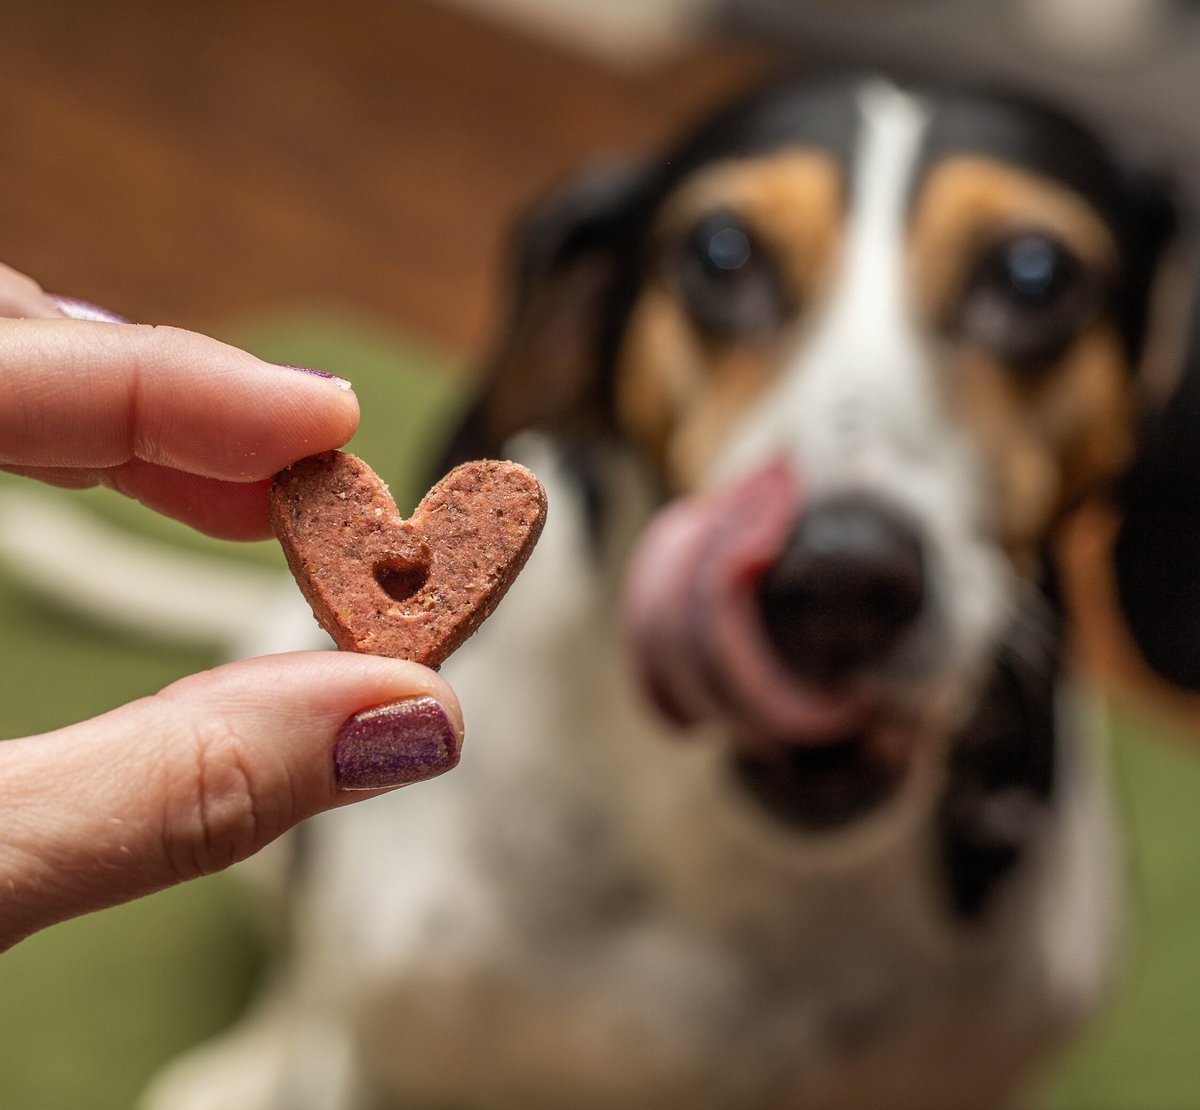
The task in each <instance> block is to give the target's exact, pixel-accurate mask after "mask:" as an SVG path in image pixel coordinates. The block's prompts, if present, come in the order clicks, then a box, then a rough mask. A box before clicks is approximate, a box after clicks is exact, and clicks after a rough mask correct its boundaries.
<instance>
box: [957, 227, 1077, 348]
mask: <svg viewBox="0 0 1200 1110" xmlns="http://www.w3.org/2000/svg"><path fill="white" fill-rule="evenodd" d="M1098 306H1099V291H1098V289H1097V288H1096V283H1095V281H1094V280H1092V278H1091V277H1090V276H1089V274H1088V271H1087V270H1086V268H1085V267H1084V265H1083V263H1082V262H1081V261H1080V260H1079V259H1078V258H1077V257H1076V256H1075V255H1074V254H1072V253H1071V252H1070V251H1069V250H1068V249H1067V248H1066V247H1065V246H1063V245H1062V244H1061V243H1059V242H1058V241H1057V240H1055V239H1053V238H1051V237H1050V236H1048V235H1043V234H1028V235H1022V236H1020V237H1019V238H1016V239H1012V240H1010V241H1009V242H1007V243H1004V244H1002V245H1000V246H999V247H997V248H995V249H993V250H992V251H991V252H989V253H988V254H987V255H985V256H984V258H983V259H982V260H981V262H980V264H979V265H978V267H977V268H976V270H975V272H974V274H973V276H972V278H971V280H970V282H969V283H968V285H967V289H966V295H965V297H964V298H963V301H962V306H961V310H960V313H959V318H958V321H957V328H958V330H959V332H960V333H961V335H962V336H963V337H964V338H966V339H968V340H970V341H972V342H974V343H978V344H979V345H980V346H982V347H984V348H986V349H987V350H989V351H991V352H992V354H994V355H996V356H997V357H998V358H1000V359H1003V360H1004V361H1005V362H1007V363H1009V364H1011V365H1012V366H1013V367H1015V368H1017V369H1018V370H1030V369H1036V368H1038V367H1041V366H1045V365H1047V364H1048V363H1050V362H1053V361H1054V360H1055V359H1056V358H1057V357H1058V356H1059V355H1061V354H1062V353H1063V352H1064V351H1065V350H1066V349H1067V347H1068V346H1069V345H1070V343H1071V341H1072V340H1073V339H1074V338H1075V337H1076V336H1077V335H1078V334H1079V332H1080V331H1081V330H1082V329H1083V327H1084V326H1085V325H1086V324H1087V323H1088V322H1090V320H1091V319H1092V318H1093V316H1094V314H1095V312H1096V309H1097V308H1098Z"/></svg>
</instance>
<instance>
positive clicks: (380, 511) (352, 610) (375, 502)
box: [270, 451, 546, 667]
mask: <svg viewBox="0 0 1200 1110" xmlns="http://www.w3.org/2000/svg"><path fill="white" fill-rule="evenodd" d="M270 505H271V507H270V512H271V526H272V527H273V528H274V529H275V535H276V536H278V537H279V542H280V544H282V546H283V551H284V554H285V555H286V556H287V561H288V566H289V567H291V570H292V574H294V575H295V576H296V581H297V582H298V583H299V585H300V589H301V591H302V592H303V594H304V596H305V597H306V598H307V599H308V603H309V604H310V605H311V606H312V610H313V614H314V615H315V616H316V618H317V621H318V623H319V624H320V625H321V627H322V628H324V629H325V631H326V632H328V633H329V635H330V636H332V637H333V639H334V642H335V643H336V644H337V646H338V647H339V648H341V649H342V650H343V651H360V652H367V653H369V654H371V655H390V656H393V657H394V658H397V659H412V660H415V661H416V662H418V663H424V664H425V665H426V666H429V667H437V666H440V665H441V664H442V662H443V661H444V660H445V659H446V658H447V656H449V655H450V653H451V652H453V651H454V650H455V649H456V648H458V647H459V646H460V645H461V644H462V643H463V641H464V640H466V639H467V637H468V636H470V635H471V633H472V632H474V631H475V630H476V629H477V628H478V627H479V626H480V625H481V624H482V623H483V622H484V620H486V619H487V617H488V616H489V615H490V614H491V612H492V610H493V609H495V608H496V605H497V604H498V603H499V601H500V599H501V598H502V597H503V596H504V593H505V591H506V590H507V589H508V587H509V586H511V585H512V583H513V580H514V579H515V578H516V577H517V575H518V574H519V573H520V571H521V568H522V567H523V566H524V565H525V560H526V559H528V558H529V553H530V552H531V551H532V550H533V545H534V544H535V543H537V539H538V536H539V535H540V534H541V531H542V525H543V523H544V522H545V520H546V491H545V490H544V489H542V486H541V483H540V482H539V481H538V480H537V479H536V478H535V477H534V476H533V475H532V474H531V473H530V472H529V471H528V470H526V469H525V467H523V466H518V465H517V464H516V463H511V462H497V461H494V460H486V461H483V462H472V463H464V464H463V465H462V466H460V467H458V468H456V469H455V470H453V471H451V472H450V473H449V474H447V475H446V477H445V478H443V479H442V480H441V481H440V482H438V484H437V485H435V486H434V487H433V489H431V490H430V491H429V492H428V493H427V494H426V495H425V499H424V500H423V501H422V502H421V504H420V505H418V506H417V509H416V512H414V513H413V515H412V516H411V517H409V519H408V520H403V519H402V518H401V516H400V513H399V512H398V511H397V509H396V505H395V503H394V502H393V501H392V498H391V495H390V494H389V493H388V489H387V486H386V485H384V483H383V481H382V480H381V479H380V478H379V476H378V475H377V474H375V472H374V471H372V470H371V468H370V467H369V466H367V464H366V463H364V462H363V461H362V460H361V459H358V458H355V457H354V456H353V455H347V454H345V453H343V452H341V451H327V452H325V453H324V454H321V455H313V456H312V457H311V458H307V459H301V460H300V461H299V462H297V463H294V464H293V465H292V466H289V467H288V468H287V469H286V470H282V471H280V472H279V473H278V474H277V475H275V479H274V481H273V482H272V483H271V503H270Z"/></svg>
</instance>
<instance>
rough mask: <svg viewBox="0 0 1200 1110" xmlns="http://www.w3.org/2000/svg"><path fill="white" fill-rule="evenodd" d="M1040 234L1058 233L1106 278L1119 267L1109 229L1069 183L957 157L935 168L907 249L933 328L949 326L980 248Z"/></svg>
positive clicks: (920, 306)
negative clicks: (947, 321) (946, 323)
mask: <svg viewBox="0 0 1200 1110" xmlns="http://www.w3.org/2000/svg"><path fill="white" fill-rule="evenodd" d="M1035 230H1037V231H1044V232H1049V233H1051V234H1053V235H1056V236H1058V237H1059V238H1060V239H1061V240H1062V241H1063V242H1064V243H1065V244H1066V245H1067V246H1068V247H1070V248H1071V249H1072V250H1073V251H1074V252H1075V253H1076V254H1077V255H1078V256H1079V257H1080V259H1081V260H1082V261H1083V262H1084V263H1085V264H1086V265H1088V266H1090V267H1092V268H1093V269H1095V270H1097V271H1098V272H1100V273H1107V272H1111V270H1112V268H1113V266H1114V264H1115V260H1116V244H1115V243H1114V242H1113V239H1112V236H1111V234H1110V233H1109V231H1108V229H1107V228H1106V227H1105V226H1104V223H1103V222H1102V221H1101V219H1100V217H1099V216H1097V215H1096V213H1095V212H1094V211H1093V210H1092V209H1091V208H1090V207H1089V206H1088V205H1087V204H1086V203H1085V202H1084V201H1083V200H1082V198H1080V197H1078V196H1076V195H1075V194H1074V193H1072V192H1070V190H1068V189H1066V188H1064V187H1063V186H1061V185H1056V184H1055V183H1054V182H1052V181H1046V180H1044V179H1042V178H1038V177H1034V176H1033V175H1032V174H1028V173H1025V172H1023V171H1021V170H1017V169H1013V168H1012V167H1011V166H1006V165H1003V164H1002V163H999V162H992V161H989V160H988V159H985V158H977V157H959V158H951V159H948V160H947V161H946V162H944V163H942V164H941V165H939V166H938V167H937V168H935V169H934V170H933V171H932V172H931V173H930V175H929V178H928V180H927V181H926V182H925V184H924V187H923V188H922V189H921V194H920V197H919V198H918V203H917V207H916V212H915V215H914V218H913V225H912V239H911V246H910V251H909V257H910V260H911V266H910V276H911V279H912V291H913V299H914V303H915V305H916V307H917V310H918V312H919V313H920V315H921V317H922V318H923V319H924V320H925V322H926V323H927V324H928V325H929V326H931V327H934V326H937V325H938V324H939V323H941V322H942V321H944V320H945V318H946V315H947V313H948V311H949V310H950V307H951V306H952V305H953V303H954V300H955V297H956V296H957V294H958V291H959V290H960V289H961V288H962V285H963V283H964V282H965V281H966V280H967V277H968V275H969V272H970V267H971V266H972V265H973V264H974V262H975V261H976V259H977V258H978V257H979V253H980V251H981V250H984V249H986V247H988V246H989V245H990V244H992V243H994V242H996V241H997V240H999V239H1002V238H1003V237H1004V236H1005V235H1009V234H1012V233H1014V232H1021V231H1035Z"/></svg>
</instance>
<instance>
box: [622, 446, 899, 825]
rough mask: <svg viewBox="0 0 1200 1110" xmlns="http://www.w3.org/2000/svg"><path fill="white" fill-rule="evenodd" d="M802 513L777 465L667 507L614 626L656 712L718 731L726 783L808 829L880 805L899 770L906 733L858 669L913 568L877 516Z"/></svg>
mask: <svg viewBox="0 0 1200 1110" xmlns="http://www.w3.org/2000/svg"><path fill="white" fill-rule="evenodd" d="M802 509H803V506H802V499H801V494H800V489H799V483H798V481H797V479H796V477H795V475H794V473H793V472H792V470H791V469H790V468H789V467H788V466H787V465H786V464H784V463H775V464H772V465H769V466H766V467H764V468H762V469H760V470H758V471H757V472H755V473H754V474H752V475H750V476H749V477H748V478H746V479H744V480H742V481H741V482H738V483H736V484H734V485H732V486H730V487H727V488H725V489H722V490H719V491H716V492H713V493H704V494H699V495H695V496H691V497H686V498H681V499H678V500H676V501H674V502H672V503H671V504H669V505H668V506H666V507H665V508H664V509H663V510H661V511H660V513H659V514H658V516H657V517H656V518H655V519H654V520H653V521H652V522H651V524H650V527H649V528H648V529H647V531H646V533H645V535H644V536H643V537H642V540H641V542H640V545H639V547H638V550H637V551H636V552H635V555H634V558H633V560H632V563H631V566H630V573H629V579H628V583H627V589H626V618H627V627H628V631H629V635H630V640H631V644H632V649H633V656H634V660H635V665H636V667H637V673H638V678H639V680H640V681H641V683H642V684H643V686H644V688H645V690H646V691H647V692H648V694H649V695H650V697H651V699H652V700H653V702H654V703H655V704H656V705H657V706H658V708H659V710H660V711H661V712H662V713H663V714H664V715H665V716H666V717H667V718H668V719H669V720H671V721H673V722H674V723H676V724H677V725H679V726H680V727H685V728H686V727H689V726H693V725H699V724H704V723H709V724H718V725H720V726H722V732H723V733H724V734H725V735H727V736H728V737H729V738H730V739H731V741H732V751H731V760H732V765H733V768H734V772H735V778H736V780H737V781H738V782H739V783H741V784H742V786H744V787H745V788H746V789H747V790H749V791H750V792H751V793H752V795H753V796H754V797H755V798H757V799H758V801H759V802H760V803H761V804H762V806H763V807H764V808H765V810H766V811H767V812H769V813H771V814H772V815H773V816H776V817H778V818H780V819H783V820H785V821H787V822H788V823H789V824H792V825H795V826H799V827H804V828H809V829H820V828H828V827H830V826H834V825H838V824H841V823H843V822H845V821H847V820H849V819H850V818H852V817H854V816H856V815H858V814H860V813H862V812H864V811H866V810H868V809H870V808H872V807H874V806H876V805H878V804H880V803H882V802H884V801H886V800H887V799H888V798H889V797H890V796H892V794H894V793H895V792H896V790H897V789H898V787H899V785H900V782H901V781H902V779H903V777H904V773H905V771H906V770H907V768H908V766H909V764H910V757H911V755H912V752H913V748H914V737H915V735H916V731H917V730H916V729H915V727H914V726H913V725H912V723H911V720H909V721H906V720H905V719H904V718H903V717H902V715H901V714H900V711H899V709H898V707H897V705H895V704H894V703H893V702H894V699H890V698H888V697H886V696H885V695H884V694H883V693H881V688H880V686H879V684H878V683H873V682H872V681H871V680H870V674H871V671H872V668H873V667H874V666H875V665H876V664H877V663H878V662H879V660H880V658H881V657H883V656H885V655H886V654H887V653H888V652H889V651H891V650H893V649H894V648H895V645H896V642H897V641H898V639H900V638H901V636H902V633H903V631H904V630H905V629H906V628H907V627H908V625H910V624H911V623H912V622H913V620H914V618H915V615H916V613H915V611H916V609H917V608H919V606H920V597H919V589H920V579H921V574H922V571H921V566H920V560H919V556H918V557H917V559H916V563H915V568H916V569H915V571H914V569H913V566H910V565H908V564H907V563H906V562H905V560H906V559H908V558H909V556H910V555H911V551H910V550H909V549H910V547H911V545H906V544H897V542H896V541H895V536H894V534H893V533H895V532H896V531H897V529H896V528H894V527H893V525H892V523H891V521H890V520H886V521H884V523H883V524H880V523H879V521H880V520H881V519H883V518H882V517H881V516H880V514H878V513H876V512H875V511H874V509H872V510H871V511H870V512H869V513H868V512H867V511H866V510H864V509H863V508H862V506H861V505H860V504H858V503H855V504H854V505H852V506H850V507H849V508H847V507H845V506H840V507H838V510H837V512H838V513H839V514H840V515H839V516H837V519H836V521H835V522H834V523H833V524H832V525H831V524H830V523H829V519H831V518H830V514H829V513H823V514H821V515H820V521H819V522H818V524H817V525H816V526H814V525H812V524H811V521H810V520H809V518H810V516H815V515H817V514H809V513H807V512H803V511H802ZM848 521H849V524H848V523H847V522H848ZM800 522H807V523H805V524H804V528H801V526H800ZM864 522H865V523H864ZM814 527H815V528H816V529H817V531H816V534H815V538H814ZM847 537H848V538H847ZM863 537H866V538H865V539H864V538H863ZM880 537H882V539H881V538H880ZM910 561H911V560H910ZM896 566H899V567H900V568H901V571H902V574H899V573H898V572H897V571H896V570H895V567H896ZM876 567H878V569H875V568H876ZM914 590H917V591H918V596H916V597H915V598H914V597H913V596H910V595H912V593H913V591H914ZM813 614H818V616H817V617H813Z"/></svg>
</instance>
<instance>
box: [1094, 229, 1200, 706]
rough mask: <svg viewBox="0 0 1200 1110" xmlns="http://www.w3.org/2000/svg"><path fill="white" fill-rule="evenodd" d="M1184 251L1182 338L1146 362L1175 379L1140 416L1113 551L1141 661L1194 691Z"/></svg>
mask: <svg viewBox="0 0 1200 1110" xmlns="http://www.w3.org/2000/svg"><path fill="white" fill-rule="evenodd" d="M1188 256H1189V257H1188V263H1189V265H1188V273H1187V279H1186V285H1185V286H1182V287H1180V286H1178V285H1177V286H1176V289H1175V296H1176V298H1177V300H1181V301H1182V303H1183V311H1182V312H1177V313H1176V314H1175V315H1176V318H1177V319H1179V318H1182V319H1183V320H1184V321H1185V322H1184V323H1183V324H1182V325H1177V326H1176V327H1175V328H1174V329H1173V330H1174V331H1175V332H1176V334H1177V335H1178V336H1179V338H1178V339H1176V340H1174V341H1173V342H1172V341H1170V340H1169V339H1168V341H1167V342H1165V343H1163V344H1162V345H1161V346H1160V347H1159V349H1157V350H1156V349H1155V346H1156V345H1155V341H1154V339H1152V340H1151V342H1150V344H1149V358H1150V360H1151V362H1157V361H1163V360H1170V361H1171V362H1173V363H1174V365H1173V366H1172V367H1171V370H1172V371H1173V372H1172V374H1171V377H1172V379H1173V381H1172V383H1171V387H1170V388H1169V390H1167V391H1165V392H1166V396H1165V397H1163V398H1162V399H1161V400H1160V401H1159V402H1158V403H1154V402H1151V404H1150V407H1149V409H1148V411H1147V412H1146V413H1144V415H1143V421H1142V427H1141V432H1140V437H1139V441H1138V446H1137V451H1136V454H1135V457H1134V461H1133V464H1132V466H1131V467H1130V469H1129V471H1128V473H1127V474H1126V476H1125V479H1124V482H1123V486H1122V489H1121V491H1120V505H1119V508H1120V510H1121V515H1122V520H1121V525H1120V528H1119V530H1118V533H1117V538H1116V543H1115V547H1114V551H1113V557H1114V565H1115V571H1116V580H1117V594H1118V599H1119V602H1120V606H1121V609H1122V611H1123V614H1124V616H1125V620H1126V622H1127V624H1128V627H1129V631H1130V633H1131V634H1132V636H1133V639H1134V641H1135V643H1136V644H1137V647H1138V649H1139V651H1140V652H1141V654H1142V657H1143V658H1144V659H1145V661H1146V662H1147V663H1148V664H1149V665H1150V666H1151V667H1152V668H1153V669H1154V670H1155V671H1156V672H1158V674H1159V675H1161V676H1162V677H1163V678H1165V679H1167V681H1169V682H1171V683H1172V684H1174V685H1175V686H1177V687H1180V688H1181V689H1184V690H1200V283H1198V281H1197V277H1198V276H1200V273H1198V271H1197V268H1196V262H1197V259H1198V258H1200V255H1198V254H1197V252H1196V251H1195V250H1191V251H1189V252H1188ZM1166 292H1167V293H1168V295H1169V294H1170V293H1171V292H1172V290H1170V289H1168V290H1167V291H1166ZM1167 315H1168V316H1169V315H1170V314H1167ZM1172 348H1173V350H1172ZM1153 369H1156V370H1157V369H1158V367H1153Z"/></svg>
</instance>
